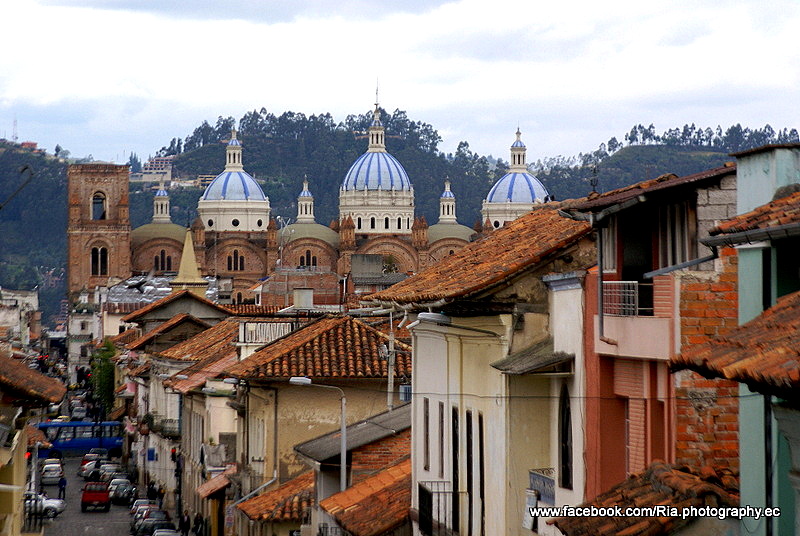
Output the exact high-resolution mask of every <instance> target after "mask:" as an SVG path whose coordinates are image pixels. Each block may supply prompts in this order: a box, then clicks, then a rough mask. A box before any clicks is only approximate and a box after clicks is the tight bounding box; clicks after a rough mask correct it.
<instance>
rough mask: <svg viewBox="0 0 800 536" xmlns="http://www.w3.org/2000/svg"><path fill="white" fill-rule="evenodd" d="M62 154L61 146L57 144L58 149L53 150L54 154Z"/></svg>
mask: <svg viewBox="0 0 800 536" xmlns="http://www.w3.org/2000/svg"><path fill="white" fill-rule="evenodd" d="M60 152H61V146H60V145H59V144H56V148H55V149H54V150H53V154H54V155H56V156H58V154H59V153H60Z"/></svg>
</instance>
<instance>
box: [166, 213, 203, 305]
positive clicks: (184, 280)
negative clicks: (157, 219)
mask: <svg viewBox="0 0 800 536" xmlns="http://www.w3.org/2000/svg"><path fill="white" fill-rule="evenodd" d="M170 286H171V287H172V291H173V292H178V291H180V290H184V289H189V290H190V291H191V292H192V294H196V295H197V296H200V297H201V298H205V297H206V288H207V287H208V281H206V280H205V279H203V278H202V277H201V276H200V269H199V268H198V267H197V257H195V254H194V243H193V242H192V231H191V229H187V230H186V237H185V238H184V240H183V253H182V254H181V266H180V268H179V269H178V275H177V276H175V279H173V280H172V281H170Z"/></svg>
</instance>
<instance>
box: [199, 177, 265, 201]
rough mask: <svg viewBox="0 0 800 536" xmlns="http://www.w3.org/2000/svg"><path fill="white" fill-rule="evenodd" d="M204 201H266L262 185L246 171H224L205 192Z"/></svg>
mask: <svg viewBox="0 0 800 536" xmlns="http://www.w3.org/2000/svg"><path fill="white" fill-rule="evenodd" d="M201 199H202V200H204V201H219V200H222V199H225V200H231V201H247V200H251V201H265V200H266V199H267V197H266V196H265V195H264V192H263V190H261V186H259V185H258V183H257V182H256V181H255V179H254V178H253V177H251V176H250V174H249V173H247V172H246V171H223V172H222V173H220V174H219V175H217V178H216V179H214V180H213V181H211V184H209V185H208V187H207V188H206V191H205V192H203V197H201Z"/></svg>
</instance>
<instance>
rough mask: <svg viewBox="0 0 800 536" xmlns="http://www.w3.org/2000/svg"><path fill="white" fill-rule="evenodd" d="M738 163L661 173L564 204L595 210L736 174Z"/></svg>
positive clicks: (574, 207)
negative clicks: (694, 170) (693, 171)
mask: <svg viewBox="0 0 800 536" xmlns="http://www.w3.org/2000/svg"><path fill="white" fill-rule="evenodd" d="M735 174H736V164H735V163H733V162H729V163H727V164H725V165H724V166H721V167H718V168H713V169H709V170H706V171H701V172H700V173H693V174H691V175H684V176H683V177H678V176H677V175H675V174H673V173H668V174H665V175H661V176H660V177H657V178H655V179H650V180H646V181H642V182H637V183H636V184H631V185H629V186H623V187H622V188H617V189H616V190H611V191H609V192H605V193H602V194H599V195H590V196H589V197H586V198H583V199H579V200H575V201H573V202H570V201H565V202H564V204H565V205H566V206H568V207H569V208H570V209H574V210H579V211H594V210H595V209H602V208H605V207H608V206H611V205H617V204H619V203H623V202H625V201H628V200H629V199H634V198H636V197H638V196H640V195H642V194H648V193H652V192H658V191H660V190H666V189H669V188H675V187H676V186H683V185H686V184H692V183H697V182H701V181H705V180H710V179H721V178H722V177H724V176H725V175H735Z"/></svg>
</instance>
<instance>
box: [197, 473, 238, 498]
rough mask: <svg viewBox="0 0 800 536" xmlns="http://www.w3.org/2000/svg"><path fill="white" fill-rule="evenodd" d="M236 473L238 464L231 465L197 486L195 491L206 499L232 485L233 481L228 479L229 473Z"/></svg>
mask: <svg viewBox="0 0 800 536" xmlns="http://www.w3.org/2000/svg"><path fill="white" fill-rule="evenodd" d="M234 473H236V466H235V465H231V466H229V467H228V468H227V469H225V470H224V471H223V472H221V473H220V474H218V475H217V476H215V477H213V478H210V479H208V480H206V481H205V482H203V483H202V484H200V485H199V486H197V488H195V492H196V493H197V494H198V495H199V496H200V498H201V499H205V498H206V497H208V496H209V495H211V494H212V493H216V492H217V491H219V490H221V489H224V488H226V487H228V486H230V484H231V481H230V479H228V475H231V474H234Z"/></svg>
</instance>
